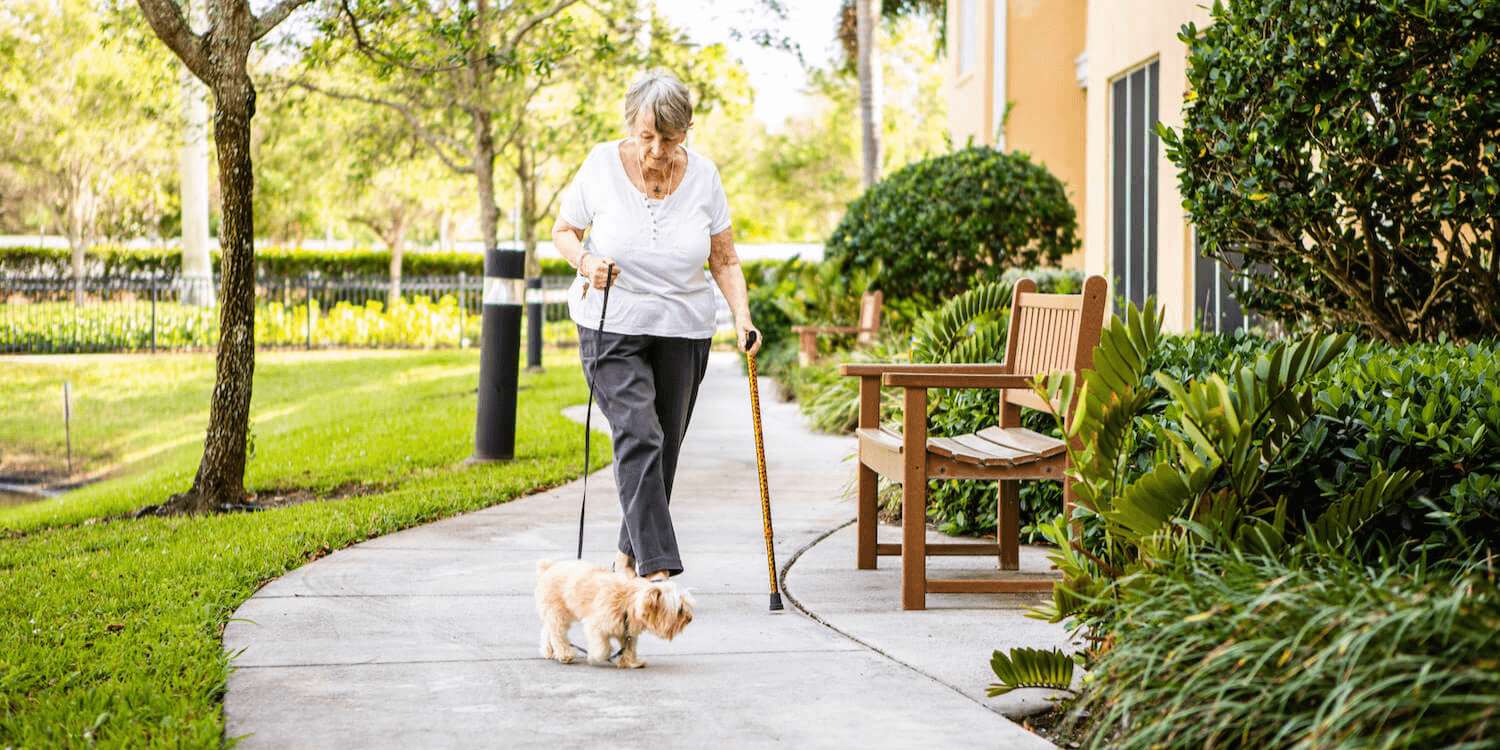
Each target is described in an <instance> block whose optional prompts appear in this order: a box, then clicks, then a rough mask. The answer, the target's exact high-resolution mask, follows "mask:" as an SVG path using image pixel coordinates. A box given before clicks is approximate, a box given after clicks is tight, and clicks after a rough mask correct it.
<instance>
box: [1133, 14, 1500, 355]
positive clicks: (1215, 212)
mask: <svg viewBox="0 0 1500 750" xmlns="http://www.w3.org/2000/svg"><path fill="white" fill-rule="evenodd" d="M1213 6H1214V7H1213V22H1212V25H1210V26H1208V27H1206V28H1204V29H1197V28H1195V27H1194V26H1192V25H1188V26H1186V27H1184V29H1183V33H1182V35H1181V38H1182V40H1183V41H1184V42H1186V43H1187V45H1188V50H1189V55H1188V86H1187V89H1188V91H1189V92H1191V93H1190V98H1189V100H1188V101H1187V103H1186V109H1185V112H1184V122H1183V126H1182V129H1181V131H1180V132H1173V131H1171V130H1170V129H1165V128H1164V129H1163V132H1162V137H1163V141H1164V143H1165V145H1166V152H1167V157H1168V158H1169V159H1171V160H1172V162H1173V163H1174V164H1175V165H1176V166H1177V167H1178V169H1179V170H1180V172H1179V179H1180V188H1181V192H1182V197H1183V202H1184V205H1185V206H1186V208H1187V210H1188V214H1189V220H1190V221H1191V222H1192V224H1193V225H1194V226H1195V227H1196V228H1197V230H1198V232H1199V233H1200V235H1201V236H1202V237H1203V238H1204V240H1205V252H1206V253H1208V254H1209V255H1211V256H1215V257H1218V258H1220V259H1221V260H1225V261H1226V262H1230V263H1232V264H1233V265H1237V266H1239V265H1242V266H1243V267H1244V273H1245V274H1246V275H1245V277H1244V278H1245V279H1246V280H1248V281H1249V288H1248V291H1246V292H1244V293H1241V294H1240V295H1239V297H1240V301H1241V302H1242V303H1243V304H1244V305H1245V306H1246V308H1247V309H1250V310H1254V311H1256V312H1259V313H1260V314H1261V315H1264V316H1265V317H1267V318H1270V319H1273V320H1277V321H1279V322H1281V323H1283V324H1284V325H1286V326H1287V327H1289V328H1294V327H1297V326H1302V325H1306V324H1307V323H1308V322H1309V321H1311V322H1314V323H1322V324H1325V325H1332V326H1335V327H1339V328H1355V327H1357V328H1359V329H1361V330H1362V331H1363V332H1364V333H1365V334H1366V335H1367V336H1369V337H1373V338H1379V339H1381V340H1384V341H1386V342H1390V343H1395V342H1409V341H1433V340H1437V339H1438V337H1439V336H1441V335H1446V336H1447V337H1448V338H1449V339H1453V340H1474V339H1480V338H1492V337H1495V336H1497V335H1500V272H1497V261H1500V255H1497V252H1500V250H1497V248H1496V247H1495V236H1494V235H1495V229H1496V226H1495V215H1496V213H1497V212H1500V143H1497V142H1496V139H1495V133H1496V132H1497V131H1500V44H1497V42H1500V39H1497V31H1500V4H1496V3H1494V2H1490V1H1487V0H1234V1H1233V2H1215V3H1214V4H1213ZM1239 254H1243V262H1241V261H1240V260H1239V259H1238V258H1237V257H1236V256H1238V255H1239Z"/></svg>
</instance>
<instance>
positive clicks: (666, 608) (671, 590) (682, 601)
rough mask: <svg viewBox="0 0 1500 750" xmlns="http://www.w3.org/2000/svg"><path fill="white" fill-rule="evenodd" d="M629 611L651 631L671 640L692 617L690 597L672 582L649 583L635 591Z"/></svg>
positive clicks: (655, 634) (657, 635) (691, 600)
mask: <svg viewBox="0 0 1500 750" xmlns="http://www.w3.org/2000/svg"><path fill="white" fill-rule="evenodd" d="M630 608H631V615H632V616H633V617H634V618H635V619H636V621H637V622H640V623H643V624H645V626H646V629H647V630H649V631H651V634H652V635H654V636H656V637H657V638H661V639H662V640H666V641H670V640H672V639H673V638H674V637H676V636H677V634H678V633H681V632H682V629H683V628H685V627H687V626H688V623H691V622H692V621H693V597H692V595H690V594H688V593H687V592H686V591H683V590H682V589H681V588H679V587H678V586H677V584H675V583H670V582H667V583H652V584H649V585H646V586H644V587H642V588H641V590H639V591H637V592H635V596H634V597H632V599H631V603H630Z"/></svg>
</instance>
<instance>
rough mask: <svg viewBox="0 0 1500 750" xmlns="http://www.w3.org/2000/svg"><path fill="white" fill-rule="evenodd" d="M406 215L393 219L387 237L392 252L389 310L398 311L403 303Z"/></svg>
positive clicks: (388, 296)
mask: <svg viewBox="0 0 1500 750" xmlns="http://www.w3.org/2000/svg"><path fill="white" fill-rule="evenodd" d="M406 218H407V217H406V214H405V213H404V212H401V213H399V214H398V215H397V216H395V217H394V218H393V219H392V222H391V231H390V234H389V235H388V236H387V237H385V238H384V239H385V244H386V247H387V248H388V249H389V250H390V251H391V289H390V292H389V293H387V294H386V299H385V307H386V309H387V310H394V309H396V303H397V302H400V301H401V264H402V261H403V260H404V259H405V257H406Z"/></svg>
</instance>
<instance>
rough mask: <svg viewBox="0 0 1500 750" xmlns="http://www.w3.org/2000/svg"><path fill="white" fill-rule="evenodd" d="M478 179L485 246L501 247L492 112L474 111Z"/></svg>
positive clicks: (480, 226) (475, 157) (476, 173)
mask: <svg viewBox="0 0 1500 750" xmlns="http://www.w3.org/2000/svg"><path fill="white" fill-rule="evenodd" d="M474 133H475V139H474V181H475V182H477V183H478V186H479V237H480V239H481V240H482V241H483V242H484V249H485V250H489V249H490V248H494V247H498V244H497V240H496V238H497V237H499V232H500V229H499V225H500V210H499V209H498V208H496V206H495V135H494V132H493V129H492V126H491V124H490V113H489V112H488V111H485V110H474Z"/></svg>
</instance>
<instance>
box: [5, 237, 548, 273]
mask: <svg viewBox="0 0 1500 750" xmlns="http://www.w3.org/2000/svg"><path fill="white" fill-rule="evenodd" d="M210 256H211V258H212V263H213V268H214V272H215V273H217V272H218V270H219V252H218V251H217V250H215V251H213V252H212V253H211V254H210ZM69 257H70V256H69V253H68V251H67V250H54V249H50V248H37V247H3V248H0V274H17V275H24V276H51V277H54V278H68V277H69V276H70V275H71V273H72V272H71V266H70V260H69ZM86 257H87V261H86V262H87V264H88V267H89V268H90V270H91V271H94V272H96V273H100V274H102V275H104V276H106V277H120V276H135V275H154V276H158V277H162V278H168V279H170V278H173V277H175V276H176V275H177V274H178V273H179V272H180V271H181V269H182V251H181V250H180V249H176V248H151V249H149V250H131V249H127V248H122V247H115V246H111V245H98V246H95V247H94V248H91V249H90V250H88V252H87V253H86ZM541 264H542V275H543V276H571V275H573V267H572V266H569V265H568V263H567V261H565V260H562V259H561V258H542V259H541ZM255 271H256V274H257V275H261V276H302V275H305V274H309V273H315V274H318V275H320V276H323V277H327V278H355V277H368V276H386V275H389V274H390V271H391V254H390V252H389V251H386V250H349V251H338V250H335V251H322V250H302V249H298V248H287V247H276V246H272V247H265V248H259V249H257V250H256V251H255ZM401 272H402V275H403V276H457V275H458V274H459V273H466V274H468V275H470V276H483V275H484V256H483V255H481V254H480V253H407V254H406V255H405V256H404V257H403V259H402V261H401Z"/></svg>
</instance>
